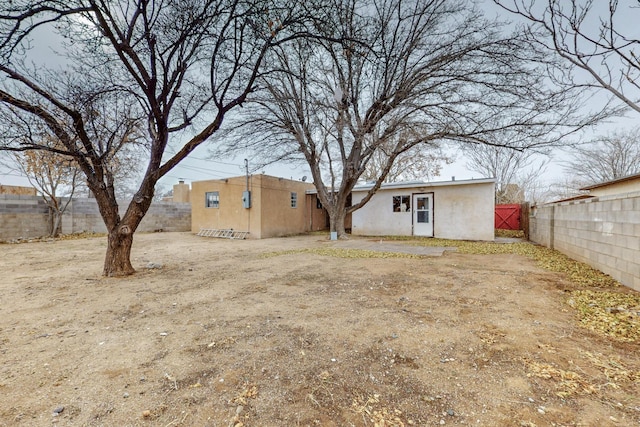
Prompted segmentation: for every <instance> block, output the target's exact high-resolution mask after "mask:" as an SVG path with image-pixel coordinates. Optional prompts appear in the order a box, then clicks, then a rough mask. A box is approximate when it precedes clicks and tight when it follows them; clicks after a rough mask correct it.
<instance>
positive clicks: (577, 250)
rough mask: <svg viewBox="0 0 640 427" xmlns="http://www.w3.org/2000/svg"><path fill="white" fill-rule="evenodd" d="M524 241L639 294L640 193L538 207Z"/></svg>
mask: <svg viewBox="0 0 640 427" xmlns="http://www.w3.org/2000/svg"><path fill="white" fill-rule="evenodd" d="M529 238H530V240H531V241H533V242H536V243H539V244H541V245H544V246H547V247H550V248H553V249H556V250H558V251H560V252H562V253H564V254H566V255H568V256H569V257H571V258H573V259H575V260H578V261H582V262H584V263H586V264H589V265H591V266H592V267H594V268H597V269H598V270H600V271H602V272H604V273H606V274H608V275H610V276H611V277H613V278H614V279H616V280H617V281H619V282H620V283H622V284H623V285H625V286H628V287H630V288H633V289H635V290H638V291H640V192H635V193H627V194H622V195H616V196H606V197H594V198H590V199H584V200H577V201H572V202H562V203H554V204H549V205H543V206H537V207H535V208H533V209H532V211H531V218H530V234H529Z"/></svg>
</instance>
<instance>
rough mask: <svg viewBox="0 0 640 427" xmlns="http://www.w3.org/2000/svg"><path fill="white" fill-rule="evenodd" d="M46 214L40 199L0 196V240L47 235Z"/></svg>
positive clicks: (45, 206)
mask: <svg viewBox="0 0 640 427" xmlns="http://www.w3.org/2000/svg"><path fill="white" fill-rule="evenodd" d="M48 213H49V208H47V205H46V203H45V202H44V201H43V200H42V198H40V197H37V196H19V195H14V194H0V240H8V239H15V238H17V237H25V238H29V237H40V236H44V235H46V234H48V232H49V228H48V225H47V218H48Z"/></svg>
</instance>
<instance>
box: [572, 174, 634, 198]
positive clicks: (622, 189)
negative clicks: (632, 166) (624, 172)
mask: <svg viewBox="0 0 640 427" xmlns="http://www.w3.org/2000/svg"><path fill="white" fill-rule="evenodd" d="M580 190H581V191H588V192H589V196H592V197H602V196H611V195H614V194H624V193H634V192H637V191H640V173H638V174H634V175H628V176H625V177H622V178H618V179H612V180H611V181H605V182H601V183H599V184H593V185H590V186H588V187H583V188H581V189H580Z"/></svg>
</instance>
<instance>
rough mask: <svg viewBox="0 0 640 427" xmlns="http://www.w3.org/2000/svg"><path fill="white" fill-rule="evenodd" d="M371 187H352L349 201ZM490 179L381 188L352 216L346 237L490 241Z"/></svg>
mask: <svg viewBox="0 0 640 427" xmlns="http://www.w3.org/2000/svg"><path fill="white" fill-rule="evenodd" d="M371 187H372V186H371V185H361V186H357V187H355V188H354V189H353V192H352V200H353V203H358V202H359V201H360V200H362V199H363V198H364V197H365V195H366V192H367V191H368V190H369V189H370V188H371ZM494 217H495V180H494V179H493V178H491V179H471V180H460V181H442V182H400V183H391V184H383V185H382V186H381V188H380V189H379V190H378V192H377V193H376V194H374V195H373V197H372V198H371V200H369V202H368V203H367V204H366V205H365V206H364V207H362V208H360V209H358V210H357V211H355V212H353V215H352V227H351V233H352V234H354V235H364V236H384V235H399V236H428V237H440V238H444V239H458V240H494V228H493V226H494Z"/></svg>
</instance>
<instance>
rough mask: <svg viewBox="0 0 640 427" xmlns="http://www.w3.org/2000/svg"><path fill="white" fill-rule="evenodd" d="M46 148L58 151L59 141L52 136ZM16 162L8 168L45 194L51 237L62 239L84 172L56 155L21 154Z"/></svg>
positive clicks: (45, 142)
mask: <svg viewBox="0 0 640 427" xmlns="http://www.w3.org/2000/svg"><path fill="white" fill-rule="evenodd" d="M42 138H43V139H46V141H43V142H42V144H46V145H50V146H52V147H54V148H55V146H56V145H57V144H56V141H55V138H52V137H51V136H50V135H44V136H43V137H42ZM12 160H13V161H12V162H7V163H6V164H5V166H7V167H8V168H9V170H15V171H17V172H19V173H20V175H23V176H26V177H27V179H28V181H29V183H30V184H31V185H32V186H33V187H34V188H35V189H36V190H38V192H39V193H40V194H41V196H42V199H43V200H44V202H45V203H46V204H47V207H48V208H49V236H50V237H58V235H59V234H60V231H61V230H60V229H61V225H62V216H63V215H64V213H65V211H66V209H67V207H68V206H69V203H70V202H71V198H72V197H73V194H74V192H75V191H76V188H77V187H78V184H79V175H80V173H81V172H80V171H79V169H78V167H77V165H76V164H75V162H74V161H73V159H72V158H70V157H65V156H62V155H60V154H57V153H55V152H53V151H46V150H42V151H28V152H17V153H14V155H13V159H12Z"/></svg>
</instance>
